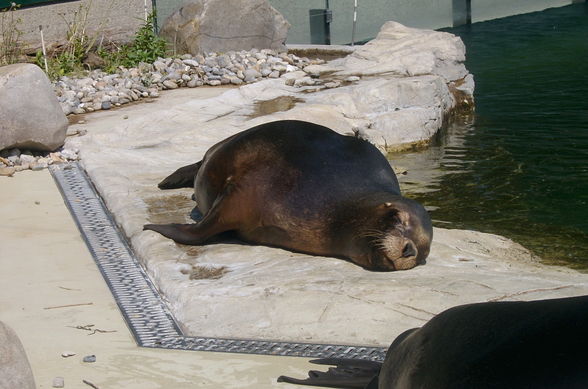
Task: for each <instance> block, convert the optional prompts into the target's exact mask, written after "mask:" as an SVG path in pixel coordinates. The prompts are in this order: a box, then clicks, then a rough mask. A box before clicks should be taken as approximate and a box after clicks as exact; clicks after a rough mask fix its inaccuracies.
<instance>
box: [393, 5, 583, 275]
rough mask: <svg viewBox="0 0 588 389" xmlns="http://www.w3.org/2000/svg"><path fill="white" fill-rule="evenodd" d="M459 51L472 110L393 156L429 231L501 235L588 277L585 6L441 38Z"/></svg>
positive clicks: (468, 28)
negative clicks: (414, 148)
mask: <svg viewBox="0 0 588 389" xmlns="http://www.w3.org/2000/svg"><path fill="white" fill-rule="evenodd" d="M449 31H450V32H452V33H454V34H456V35H459V36H460V37H461V38H462V39H463V41H464V43H465V44H466V47H467V61H466V66H467V68H468V70H469V71H470V72H471V73H473V74H474V77H475V81H476V91H475V99H476V112H475V115H473V116H470V117H460V118H458V120H457V121H456V122H455V123H453V124H452V125H450V126H449V128H447V129H446V130H445V131H444V132H443V133H441V134H440V135H439V137H438V139H436V140H435V142H434V144H433V146H432V147H431V148H429V149H428V150H425V151H423V152H418V153H406V154H403V155H394V156H392V158H391V159H392V161H393V163H394V164H395V165H401V166H402V167H405V168H407V169H408V171H409V174H407V175H406V176H404V177H402V178H401V181H402V183H403V185H404V188H405V191H406V192H407V193H409V195H410V196H411V197H413V198H416V199H417V200H419V201H421V202H423V203H424V204H425V205H426V206H427V207H429V208H430V209H431V213H432V217H433V219H434V223H435V225H437V226H443V227H448V228H465V229H474V230H479V231H484V232H491V233H497V234H501V235H504V236H507V237H509V238H511V239H513V240H515V241H517V242H519V243H521V244H523V245H524V246H525V247H527V248H529V249H531V250H532V251H533V252H535V253H536V254H538V255H539V256H541V257H542V258H543V259H545V260H546V262H548V263H564V264H566V265H568V266H571V267H576V268H581V269H584V270H586V269H588V5H587V4H586V3H582V4H575V5H571V6H567V7H563V8H557V9H550V10H547V11H543V12H537V13H532V14H526V15H520V16H514V17H509V18H504V19H499V20H495V21H489V22H483V23H476V24H473V25H471V26H464V27H460V28H455V29H451V30H449Z"/></svg>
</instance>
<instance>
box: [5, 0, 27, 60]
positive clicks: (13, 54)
mask: <svg viewBox="0 0 588 389" xmlns="http://www.w3.org/2000/svg"><path fill="white" fill-rule="evenodd" d="M18 8H19V6H18V5H17V4H16V3H11V4H10V6H9V7H8V8H6V9H4V10H1V11H0V66H4V65H10V64H13V63H17V62H20V60H21V57H22V56H23V52H24V50H23V48H22V46H21V43H20V37H21V35H22V31H20V30H19V29H18V25H19V24H20V23H21V20H20V18H16V17H15V12H14V11H15V10H17V9H18Z"/></svg>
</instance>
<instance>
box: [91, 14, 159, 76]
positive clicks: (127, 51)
mask: <svg viewBox="0 0 588 389" xmlns="http://www.w3.org/2000/svg"><path fill="white" fill-rule="evenodd" d="M154 22H155V13H151V14H150V15H149V16H148V17H147V20H146V21H145V24H144V25H143V26H142V27H141V28H140V29H139V31H137V33H136V34H135V39H134V40H133V42H132V43H131V44H129V45H125V46H122V47H120V48H118V49H117V50H114V51H107V50H100V51H99V52H98V54H99V55H100V56H101V57H102V58H103V59H104V61H105V62H106V65H105V67H104V70H105V71H107V72H109V73H113V72H115V71H116V69H117V68H118V67H119V66H124V67H126V68H130V67H135V66H137V65H139V63H141V62H146V63H152V62H154V61H155V60H157V58H159V57H164V56H165V52H166V42H165V40H164V39H163V38H161V37H159V36H157V35H156V34H155V31H154V28H153V23H154Z"/></svg>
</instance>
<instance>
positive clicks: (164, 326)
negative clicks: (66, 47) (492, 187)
mask: <svg viewBox="0 0 588 389" xmlns="http://www.w3.org/2000/svg"><path fill="white" fill-rule="evenodd" d="M50 171H51V174H52V175H53V178H54V179H55V181H56V182H57V185H58V187H59V190H60V191H61V194H62V196H63V198H64V200H65V203H66V205H67V207H68V208H69V210H70V212H71V214H72V216H73V218H74V220H75V221H76V224H77V226H78V228H79V230H80V232H81V234H82V236H83V237H84V240H85V241H86V244H87V245H88V249H89V250H90V252H91V253H92V256H93V257H94V261H95V262H96V265H98V268H99V269H100V272H101V273H102V276H103V277H104V280H105V281H106V283H107V284H108V287H109V288H110V290H111V292H112V295H113V296H114V299H115V300H116V303H117V304H118V306H119V308H120V310H121V312H122V314H123V316H124V318H125V320H126V322H127V325H128V326H129V328H130V329H131V331H132V333H133V335H134V337H135V340H136V342H137V344H138V345H139V346H143V347H157V348H168V349H180V350H195V351H217V352H231V353H246V354H262V355H287V356H298V357H312V358H359V359H369V360H378V361H381V360H383V359H384V356H385V354H386V349H385V348H380V347H367V346H366V347H362V346H349V345H335V344H312V343H293V342H275V341H268V340H260V339H226V338H210V337H197V336H196V337H194V336H185V335H183V334H182V331H181V330H180V328H179V326H178V325H177V324H176V322H175V320H174V318H173V315H172V314H171V312H170V311H169V309H168V308H167V306H166V305H165V303H164V302H163V300H162V298H161V296H160V295H159V293H158V292H157V289H156V287H155V286H154V285H153V283H152V282H151V280H150V279H149V277H148V276H147V274H146V273H145V271H144V269H143V268H142V266H141V265H140V264H139V262H138V261H137V259H136V258H135V256H134V254H133V251H132V250H131V248H130V246H129V245H128V243H127V241H126V239H125V238H124V237H123V235H122V234H121V233H120V230H119V229H118V226H117V225H116V223H115V222H114V220H113V218H112V216H111V215H110V213H109V212H108V210H107V209H106V206H105V205H104V203H103V202H102V200H101V199H100V197H99V196H98V194H97V192H96V190H95V189H94V186H93V185H92V183H91V181H90V179H89V177H88V176H87V175H86V173H85V172H84V170H83V169H82V168H81V166H80V165H79V164H78V163H69V164H60V165H51V166H50Z"/></svg>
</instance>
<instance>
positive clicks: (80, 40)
mask: <svg viewBox="0 0 588 389" xmlns="http://www.w3.org/2000/svg"><path fill="white" fill-rule="evenodd" d="M91 7H92V2H91V1H90V2H89V3H86V4H80V6H79V7H78V9H77V10H76V11H75V12H74V13H73V16H72V17H71V19H68V18H66V16H65V15H61V16H62V18H63V21H64V23H65V25H66V26H67V35H66V41H65V43H64V44H63V45H62V46H61V47H59V48H58V49H56V50H54V51H53V53H51V54H49V55H48V57H47V66H48V69H47V70H48V76H49V78H51V79H56V78H59V77H61V76H64V75H67V74H71V73H77V72H82V71H84V64H83V60H84V58H85V57H86V56H87V55H88V53H89V52H90V51H91V50H92V49H93V48H94V47H95V44H96V41H97V39H98V37H99V36H100V33H99V31H100V30H101V27H102V23H101V25H100V26H99V28H98V29H97V31H98V32H96V33H94V34H92V35H90V34H88V15H89V13H90V9H91ZM35 63H36V64H37V65H39V66H40V67H41V68H42V69H44V68H45V66H44V64H43V54H42V52H41V51H38V52H37V55H36V58H35Z"/></svg>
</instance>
